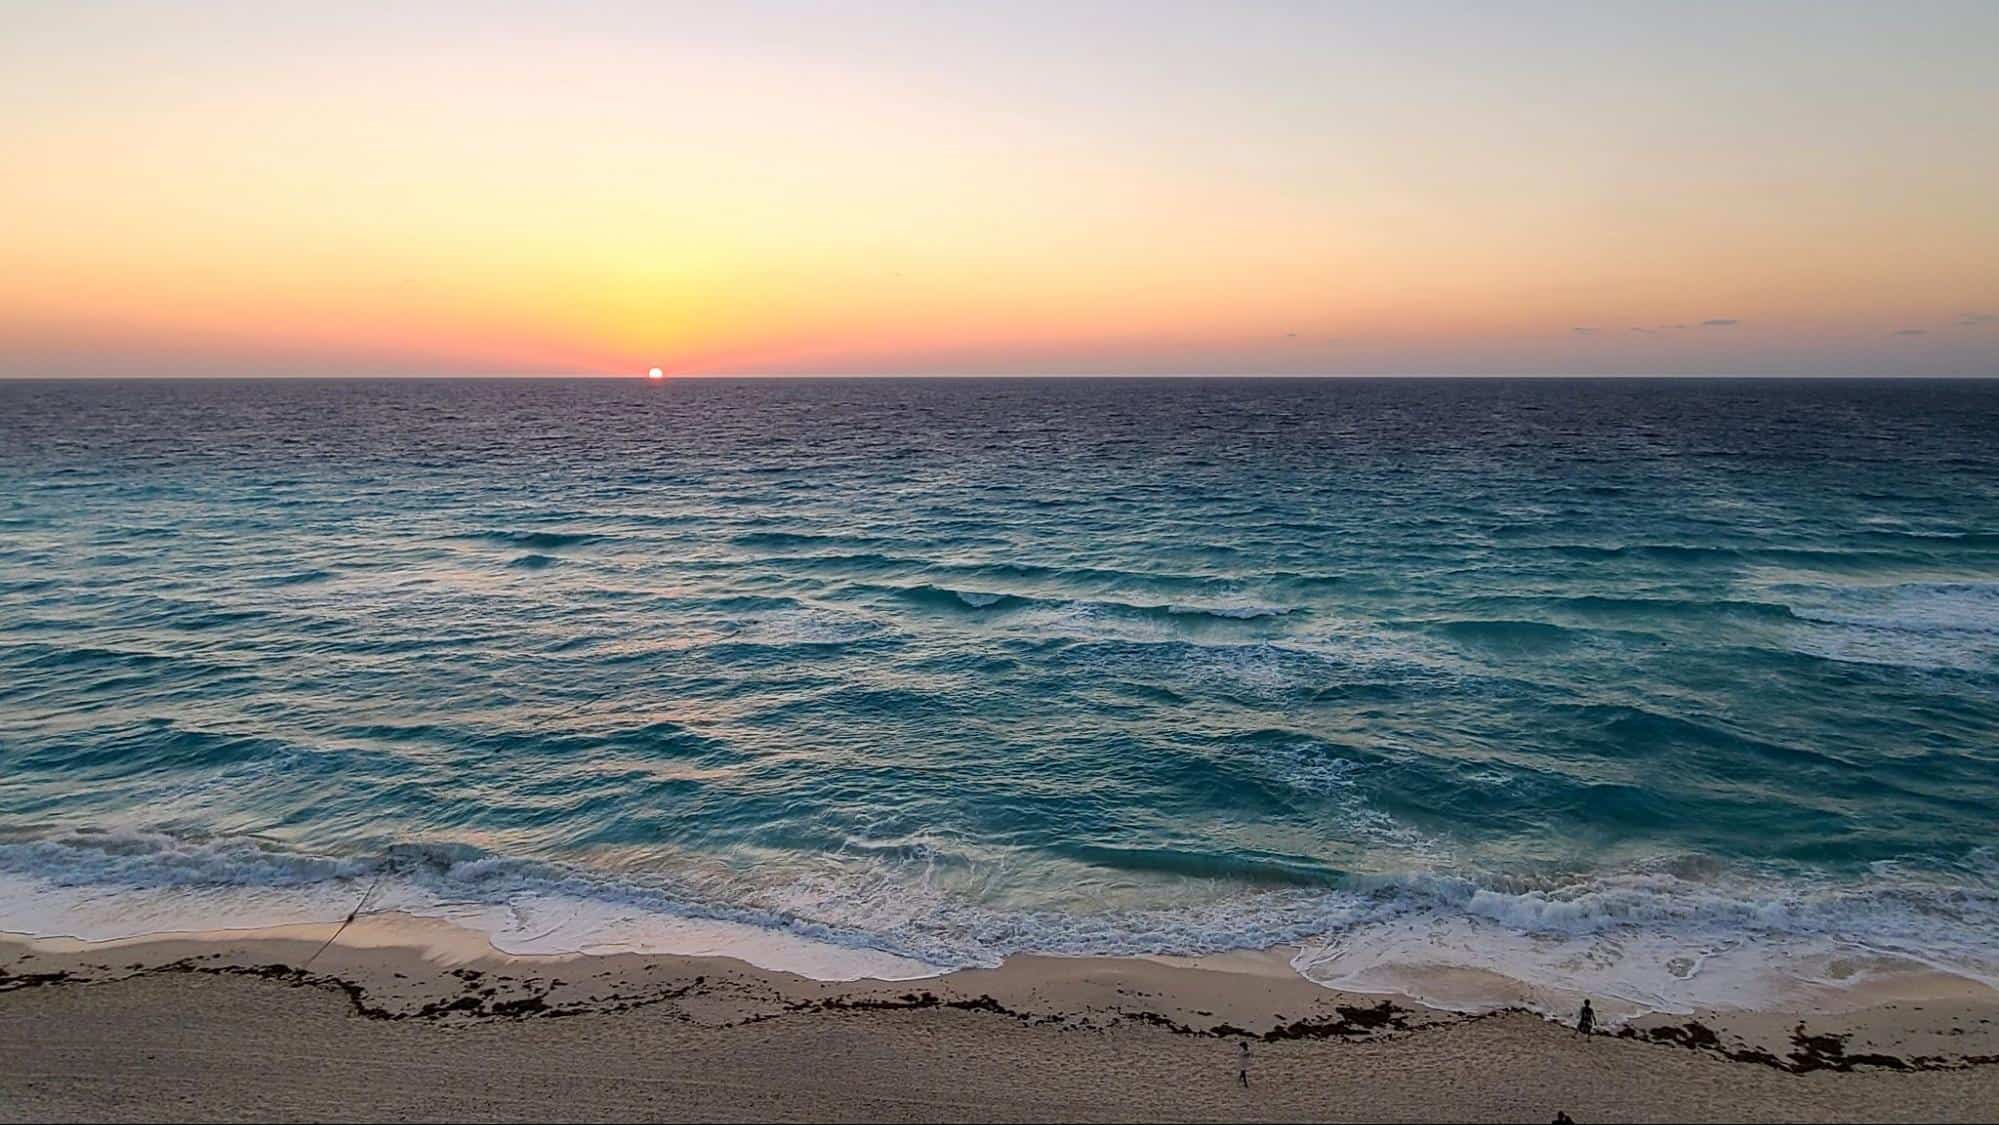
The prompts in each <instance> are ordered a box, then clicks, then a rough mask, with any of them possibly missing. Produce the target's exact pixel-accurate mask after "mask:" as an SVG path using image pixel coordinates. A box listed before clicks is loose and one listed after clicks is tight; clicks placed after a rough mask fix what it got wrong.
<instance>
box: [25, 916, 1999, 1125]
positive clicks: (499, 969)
mask: <svg viewBox="0 0 1999 1125" xmlns="http://www.w3.org/2000/svg"><path fill="white" fill-rule="evenodd" d="M329 930H330V927H328V926H324V925H318V926H297V927H288V928H284V929H278V930H269V931H258V932H254V933H217V934H205V935H189V936H176V937H171V938H154V939H143V940H133V941H124V942H114V943H102V944H94V945H92V944H84V943H79V942H73V941H40V942H29V941H27V940H25V939H12V940H4V941H0V973H4V975H0V1119H4V1120H10V1121H12V1120H50V1119H53V1120H147V1119H163V1118H164V1119H197V1120H271V1119H276V1120H332V1119H338V1120H364V1121H377V1120H468V1121H502V1120H505V1121H512V1120H547V1119H568V1120H704V1121H708V1120H712V1121H751V1120H843V1121H845V1120H886V1121H934V1120H980V1121H983V1120H1023V1121H1041V1120H1089V1121H1097V1120H1104V1121H1113V1120H1213V1121H1238V1120H1327V1121H1348V1120H1437V1119H1447V1120H1480V1121H1485V1120H1490V1121H1551V1120H1553V1119H1554V1117H1555V1115H1556V1113H1557V1112H1565V1113H1567V1114H1568V1115H1569V1116H1570V1117H1572V1118H1573V1119H1574V1120H1576V1121H1578V1122H1586V1121H1654V1120H1656V1121H1664V1120H1742V1121H1776V1120H1787V1121H1797V1120H1825V1121H1835V1120H1884V1121H1885V1120H1939V1121H1990V1120H1993V1119H1995V1118H1999V994H1994V993H1993V992H1991V991H1990V990H1988V989H1984V988H1983V987H1982V986H1977V985H1973V984H1969V983H1967V982H1963V981H1960V980H1957V979H1956V978H1944V977H1937V978H1927V979H1902V980H1891V981H1884V982H1881V983H1880V984H1878V985H1876V986H1872V987H1875V988H1876V989H1877V992H1874V993H1869V992H1866V991H1861V992H1857V993H1856V994H1855V997H1854V1002H1855V1004H1857V1005H1860V1006H1858V1007H1855V1008H1854V1009H1853V1010H1848V1011H1838V1012H1835V1011H1815V1012H1810V1013H1806V1014H1804V1015H1802V1016H1801V1015H1799V1014H1797V1013H1774V1012H1771V1013H1757V1012H1727V1013H1708V1012H1704V1013H1697V1014H1696V1015H1694V1016H1693V1017H1691V1018H1690V1017H1685V1016H1680V1017H1664V1016H1652V1017H1647V1018H1645V1019H1641V1020H1637V1021H1634V1022H1633V1023H1632V1024H1631V1025H1630V1026H1629V1027H1628V1028H1621V1029H1618V1030H1617V1031H1616V1032H1614V1033H1605V1034H1599V1035H1596V1036H1592V1037H1588V1038H1583V1037H1578V1036H1576V1035H1574V1034H1573V1033H1572V1032H1571V1030H1569V1029H1568V1028H1565V1027H1562V1026H1559V1025H1557V1024H1554V1023H1550V1022H1549V1021H1547V1020H1545V1019H1543V1018H1541V1017H1539V1016H1536V1015H1533V1014H1531V1013H1528V1012H1524V1011H1500V1012H1494V1013H1489V1014H1484V1015H1462V1014H1456V1013H1450V1012H1443V1011H1436V1010H1431V1009H1425V1008H1422V1007H1419V1006H1416V1005H1413V1004H1411V1003H1409V1002H1407V1001H1399V1000H1392V999H1386V998H1383V997H1377V996H1355V995H1346V994H1340V993H1336V992H1331V991H1328V990H1326V989H1323V988H1320V987H1318V986H1316V985H1313V984H1311V983H1309V982H1307V981H1305V980H1303V979H1302V978H1300V977H1298V976H1297V975H1296V974H1294V973H1292V972H1291V971H1290V969H1289V967H1288V965H1287V960H1288V958H1287V955H1286V953H1285V951H1281V950H1279V951H1272V952H1271V953H1267V954H1253V953H1252V954H1240V955H1231V956H1228V957H1216V958H1203V959H1195V960H1178V959H1173V960H1169V959H1156V960H1146V959H1110V958H1055V957H1020V958H1015V959H1013V960H1011V961H1009V962H1008V963H1007V964H1006V965H1004V966H1002V967H1001V968H998V969H994V970H969V971H964V972H958V973H953V974H950V975H948V976H944V977H938V978H931V979H927V980H919V981H908V982H901V983H885V982H880V981H861V982H847V983H828V982H818V981H811V980H805V979H803V978H799V977H795V976H790V975H787V974H782V973H773V972H768V971H765V970H760V969H757V968H754V967H752V966H749V965H747V964H744V963H742V962H738V961H733V960H730V959H727V958H716V957H707V958H685V957H661V956H639V955H630V954H618V955H602V956H598V955H590V956H571V957H508V956H504V955H502V954H499V953H497V952H495V951H494V950H493V949H492V948H491V947H490V946H488V945H486V944H485V943H484V939H483V938H482V937H480V936H479V935H477V934H475V933H471V932H469V931H464V930H459V929H457V928H455V927H452V926H450V925H448V924H445V923H441V922H434V921H425V920H420V919H410V918H403V917H400V916H370V917H364V918H362V919H361V920H359V921H358V922H356V923H355V924H354V925H352V926H351V927H349V928H348V930H347V931H346V932H345V933H343V934H342V935H341V938H340V940H339V942H338V943H336V944H334V945H332V946H330V947H328V948H326V949H325V951H324V952H323V953H318V954H317V956H315V951H316V950H318V949H319V947H320V946H321V944H322V943H323V942H324V941H325V940H326V937H327V935H328V933H329ZM308 961H310V968H309V969H301V968H300V966H305V965H306V964H307V963H308ZM1243 1039H1248V1040H1249V1041H1250V1042H1251V1044H1252V1054H1251V1058H1250V1063H1249V1078H1250V1085H1249V1088H1248V1089H1246V1090H1245V1089H1242V1088H1241V1087H1240V1086H1239V1085H1238V1084H1237V1081H1236V1061H1235V1059H1236V1044H1237V1042H1238V1041H1239V1040H1243Z"/></svg>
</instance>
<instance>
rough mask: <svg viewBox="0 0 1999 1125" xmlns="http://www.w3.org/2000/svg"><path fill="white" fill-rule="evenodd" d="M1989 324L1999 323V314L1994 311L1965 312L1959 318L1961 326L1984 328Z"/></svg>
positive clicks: (1958, 321) (1958, 322) (1959, 325)
mask: <svg viewBox="0 0 1999 1125" xmlns="http://www.w3.org/2000/svg"><path fill="white" fill-rule="evenodd" d="M1988 324H1999V315H1995V314H1993V313H1965V314H1964V315H1963V316H1961V317H1958V318H1957V326H1958V327H1959V328H1983V327H1985V326H1986V325H1988Z"/></svg>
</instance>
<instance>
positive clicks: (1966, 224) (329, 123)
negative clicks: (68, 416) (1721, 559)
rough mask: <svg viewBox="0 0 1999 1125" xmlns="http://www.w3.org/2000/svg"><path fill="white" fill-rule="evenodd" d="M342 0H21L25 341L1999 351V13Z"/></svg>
mask: <svg viewBox="0 0 1999 1125" xmlns="http://www.w3.org/2000/svg"><path fill="white" fill-rule="evenodd" d="M320 7H323V6H315V7H305V6H297V7H293V6H287V5H230V4H221V3H212V4H207V5H184V6H160V5H137V4H135V5H129V6H127V5H118V4H103V5H91V6H87V7H84V6H77V7H74V8H72V7H71V6H55V5H47V6H41V7H39V8H36V9H28V10H21V9H16V10H13V11H10V14H9V17H8V19H9V23H10V25H12V26H10V30H9V34H8V36H7V37H6V38H5V40H4V42H0V151H4V152H5V153H6V164H7V172H6V174H5V176H4V177H0V214H4V215H5V216H7V219H6V222H5V223H4V224H0V266H4V269H0V374H6V375H28V376H32V375H41V374H47V375H88V374H120V375H131V374H150V373H167V374H189V373H209V374H224V375H252V374H291V375H296V374H383V373H408V374H523V373H591V374H596V373H601V374H620V373H637V372H640V371H643V370H644V368H646V367H648V366H651V365H655V364H657V365H659V366H663V367H666V368H667V369H669V370H671V371H674V372H677V373H778V372H801V373H812V372H831V373H866V372H887V373H916V372H926V373H929V372H934V373H980V372H1006V373H1036V372H1058V373H1059V372H1117V373H1146V372H1157V373H1176V372H1190V373H1191V372H1243V373H1257V372H1272V373H1306V372H1326V373H1341V372H1353V373H1367V372H1386V373H1394V372H1416V373H1456V372H1464V373H1479V372H1495V373H1497V372H1544V371H1545V372H1596V371H1601V372H1616V373H1648V372H1659V373H1672V372H1742V373H1755V372H1773V373H1824V374H1867V373H1882V374H1902V373H1939V374H1999V318H1994V317H1993V316H1992V314H1994V313H1999V206H1995V205H1994V203H1993V200H1994V199H1995V198H1999V79H1995V77H1994V76H1995V75H1999V47H1995V44H1999V6H1994V5H1988V4H1962V5H1950V4H1925V5H1918V6H1916V7H1913V8H1900V7H1891V6H1887V5H1865V6H1851V7H1846V6H1839V5H1826V4H1811V5H1777V4H1765V5H1758V6H1749V7H1744V8H1742V9H1740V10H1735V11H1726V12H1724V11H1719V10H1715V9H1712V8H1708V7H1698V8H1696V7H1689V6H1683V5H1676V6H1664V5H1661V6H1655V7H1648V6H1642V5H1636V4H1632V5H1612V6H1582V5H1571V6H1557V5H1549V6H1535V5H1526V6H1522V7H1519V8H1509V9H1507V10H1506V11H1501V10H1500V9H1498V8H1497V7H1494V6H1489V5H1482V4H1480V5H1450V4H1437V5H1397V6H1393V7H1391V6H1388V5H1354V6H1340V5H1332V4H1326V5H1318V6H1309V5H1308V6H1269V7H1240V8H1232V9H1229V10H1224V8H1223V6H1217V5H1185V6H1180V5H1174V4H1166V3H1151V4H1133V5H1081V6H1079V5H1066V4H1065V5H1048V6H1039V7H1036V6H1020V5H1008V6H1004V7H1001V6H993V7H991V8H984V9H979V8H972V7H959V8H956V9H951V10H940V9H938V8H936V7H934V6H915V5H911V6H907V7H902V6H895V5H886V6H885V5H869V6H866V7H861V6H856V5H839V6H835V5H801V4H793V5H785V6H769V7H765V6H760V5H748V4H746V5H732V6H729V7H728V8H727V9H726V10H718V6H714V5H700V6H687V7H682V8H675V7H672V6H664V7H663V6H659V5H644V6H639V5H634V6H629V7H626V6H620V5H601V6H597V7H593V8H591V9H590V10H589V11H588V13H587V14H585V15H581V16H579V15H577V14H576V13H575V11H574V10H572V9H570V8H567V7H563V6H553V5H550V6H538V5H529V4H508V5H502V4H484V5H452V4H430V5H418V6H415V7H412V8H410V9H409V10H407V11H402V12H397V13H393V14H390V13H386V12H384V13H372V14H371V13H367V12H329V11H322V10H319V8H320ZM1711 321H1732V322H1734V323H1730V324H1719V323H1714V324H1710V323H1706V322H1711ZM1670 326H1684V327H1670ZM1641 329H1642V330H1643V331H1640V330H1641Z"/></svg>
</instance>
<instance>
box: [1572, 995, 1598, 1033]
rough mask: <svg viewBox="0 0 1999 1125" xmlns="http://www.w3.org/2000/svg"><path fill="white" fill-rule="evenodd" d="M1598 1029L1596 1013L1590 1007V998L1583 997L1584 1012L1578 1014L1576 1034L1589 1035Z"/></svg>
mask: <svg viewBox="0 0 1999 1125" xmlns="http://www.w3.org/2000/svg"><path fill="white" fill-rule="evenodd" d="M1595 1028H1596V1012H1595V1011H1594V1010H1592V1009H1591V1008H1590V1006H1589V997H1587V996H1585V997H1583V1010H1582V1011H1580V1012H1578V1013H1576V1034H1577V1035H1588V1034H1589V1033H1590V1032H1591V1031H1593V1030H1595Z"/></svg>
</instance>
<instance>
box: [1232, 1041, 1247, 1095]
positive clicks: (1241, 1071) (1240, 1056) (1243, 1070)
mask: <svg viewBox="0 0 1999 1125" xmlns="http://www.w3.org/2000/svg"><path fill="white" fill-rule="evenodd" d="M1235 1063H1236V1070H1235V1080H1236V1081H1237V1082H1240V1083H1242V1088H1243V1089H1245V1090H1247V1089H1249V1040H1247V1039H1238V1040H1236V1044H1235Z"/></svg>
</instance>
